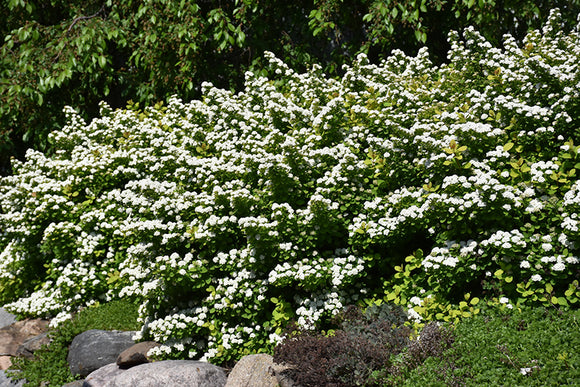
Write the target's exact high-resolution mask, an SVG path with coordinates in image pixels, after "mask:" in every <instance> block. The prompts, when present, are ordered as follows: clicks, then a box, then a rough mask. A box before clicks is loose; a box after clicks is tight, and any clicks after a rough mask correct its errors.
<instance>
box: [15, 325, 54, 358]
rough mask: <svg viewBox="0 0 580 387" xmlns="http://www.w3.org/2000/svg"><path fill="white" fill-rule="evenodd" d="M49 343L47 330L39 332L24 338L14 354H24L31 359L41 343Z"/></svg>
mask: <svg viewBox="0 0 580 387" xmlns="http://www.w3.org/2000/svg"><path fill="white" fill-rule="evenodd" d="M48 344H50V338H49V337H48V332H44V333H41V334H40V335H38V336H34V337H31V338H30V339H28V340H25V341H24V342H23V343H22V344H21V345H20V346H19V347H18V349H17V350H16V356H24V357H26V358H28V359H31V358H32V356H33V354H34V352H35V351H37V350H39V349H40V347H42V346H43V345H48Z"/></svg>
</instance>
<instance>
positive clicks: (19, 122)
mask: <svg viewBox="0 0 580 387" xmlns="http://www.w3.org/2000/svg"><path fill="white" fill-rule="evenodd" d="M554 7H560V8H561V11H562V13H563V16H564V19H565V20H567V21H568V22H569V23H574V22H575V21H576V17H577V15H578V11H579V8H580V0H552V1H549V0H545V1H532V0H448V1H446V0H357V1H343V0H296V1H293V2H290V3H289V2H285V1H269V2H260V1H259V0H230V1H225V0H224V1H210V0H200V1H195V2H193V1H184V0H182V1H170V0H143V1H132V0H129V1H121V0H77V1H72V2H71V1H62V0H50V1H46V0H43V1H39V0H4V1H2V2H1V3H0V12H2V15H3V19H2V21H0V35H1V38H2V40H1V42H2V47H1V48H0V173H2V174H6V173H9V170H10V167H9V165H10V163H9V158H10V157H11V156H16V157H20V158H22V157H23V155H24V152H25V150H26V149H27V148H29V147H34V148H37V149H41V150H46V151H50V144H48V143H47V133H48V132H50V131H52V130H55V129H58V128H59V127H61V126H62V124H63V122H64V116H63V114H62V108H63V107H64V106H65V105H72V106H74V107H75V108H77V109H79V110H80V111H81V112H82V114H83V115H84V116H85V117H87V118H89V117H92V116H95V115H96V113H97V106H98V102H99V101H100V100H105V101H107V102H108V103H109V104H110V105H111V106H113V107H122V106H124V105H125V104H126V103H127V101H128V100H133V101H135V102H138V103H140V104H150V103H151V102H153V101H159V100H164V99H165V98H166V97H167V96H169V95H171V94H177V95H179V96H180V97H181V98H183V99H185V100H188V99H191V98H195V97H197V96H198V95H199V85H200V84H201V82H202V81H211V82H212V83H214V84H215V85H216V86H220V87H225V88H232V89H236V88H239V86H240V85H241V84H242V83H243V77H244V72H245V71H246V70H249V69H251V70H254V71H259V70H260V68H261V61H262V59H261V58H262V53H263V52H264V50H269V51H272V52H274V53H275V54H276V55H277V56H278V57H279V58H281V59H283V60H284V61H285V62H286V63H288V64H289V65H290V66H292V67H294V68H296V69H297V70H300V71H301V70H303V69H304V68H305V67H307V66H309V65H311V64H312V63H321V64H322V65H323V67H324V69H325V71H326V72H328V73H330V74H339V73H340V70H341V65H342V64H344V63H350V62H351V59H352V58H353V57H354V56H355V55H356V54H357V53H359V52H366V53H367V54H369V57H370V58H371V59H372V60H375V61H376V60H379V59H381V58H384V57H386V56H387V55H388V54H389V53H390V51H391V50H392V49H393V48H400V49H403V50H404V51H406V52H407V53H411V54H412V53H413V52H414V51H415V50H416V49H417V48H419V47H420V46H422V45H424V44H426V45H427V46H428V47H429V48H430V52H431V55H432V58H433V60H435V61H436V62H441V61H444V60H445V55H446V52H447V48H448V47H447V40H446V36H447V32H448V31H449V30H451V29H455V30H461V29H462V28H464V27H466V26H467V25H471V24H473V25H474V26H475V27H476V28H477V29H479V30H480V31H481V32H482V33H483V34H484V35H485V36H486V37H487V38H488V39H489V40H490V41H492V42H494V43H496V44H497V43H498V42H500V41H501V37H502V35H503V34H504V33H511V34H513V35H514V36H515V37H516V38H521V37H522V36H523V34H524V33H525V32H526V31H527V30H528V28H530V27H534V28H537V27H539V25H540V23H541V22H542V21H544V20H545V19H546V17H547V14H548V11H549V10H550V9H551V8H554Z"/></svg>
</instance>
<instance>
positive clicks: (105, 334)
mask: <svg viewBox="0 0 580 387" xmlns="http://www.w3.org/2000/svg"><path fill="white" fill-rule="evenodd" d="M134 334H135V332H121V331H102V330H97V329H91V330H89V331H86V332H83V333H81V334H80V335H77V336H76V337H75V338H74V339H73V341H72V343H71V345H70V347H69V351H68V356H67V361H68V364H69V368H70V372H71V373H72V374H73V375H81V376H83V377H84V376H87V375H88V374H90V373H91V372H93V371H95V370H97V369H99V368H101V367H103V366H105V365H107V364H110V363H114V362H115V361H116V360H117V357H118V356H119V354H120V353H121V352H123V351H124V350H126V349H127V348H129V347H131V346H132V345H133V344H135V342H134V341H133V339H132V338H131V337H132V336H133V335H134Z"/></svg>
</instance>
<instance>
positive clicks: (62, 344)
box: [11, 300, 140, 386]
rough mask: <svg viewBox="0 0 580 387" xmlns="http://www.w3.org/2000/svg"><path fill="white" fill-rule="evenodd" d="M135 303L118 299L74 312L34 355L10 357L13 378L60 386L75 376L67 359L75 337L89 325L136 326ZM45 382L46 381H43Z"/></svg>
mask: <svg viewBox="0 0 580 387" xmlns="http://www.w3.org/2000/svg"><path fill="white" fill-rule="evenodd" d="M137 318H138V313H137V305H135V304H132V303H130V302H127V301H123V300H118V301H112V302H110V303H107V304H101V305H94V306H93V307H90V308H86V309H83V310H81V311H80V312H79V313H77V314H76V315H75V316H74V318H72V319H71V320H67V321H65V322H63V323H62V324H60V325H59V327H58V328H57V329H56V328H55V329H52V330H51V331H50V332H49V336H50V338H51V343H50V345H48V346H43V347H42V348H41V349H39V350H37V351H36V352H35V353H34V358H33V359H26V358H13V363H14V364H13V366H12V368H11V370H16V371H19V372H15V373H11V377H12V378H13V379H26V385H29V386H40V385H48V386H62V385H63V384H66V383H68V382H72V381H74V380H75V377H74V376H73V375H72V374H71V373H70V369H69V366H68V363H67V361H66V359H67V355H68V347H69V346H70V344H71V343H72V340H73V339H74V337H75V336H76V335H78V334H80V333H82V332H84V331H87V330H90V329H103V330H121V331H133V330H138V329H139V327H140V325H139V324H138V323H137ZM46 383H48V384H46Z"/></svg>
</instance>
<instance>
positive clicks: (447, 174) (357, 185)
mask: <svg viewBox="0 0 580 387" xmlns="http://www.w3.org/2000/svg"><path fill="white" fill-rule="evenodd" d="M463 35H464V36H463V38H462V39H460V38H459V35H458V34H457V33H452V34H451V35H450V45H451V47H452V49H451V51H450V52H449V54H448V58H449V64H446V65H442V66H433V65H432V63H431V62H430V60H429V58H428V53H427V50H426V49H423V50H420V51H419V53H418V55H417V56H416V57H409V56H406V55H405V54H404V53H403V52H401V51H395V52H394V53H393V55H392V56H390V57H389V58H388V59H387V60H385V61H383V62H382V63H381V64H380V65H373V64H370V63H369V62H368V60H367V57H366V56H365V55H364V54H361V55H359V56H358V57H357V60H356V61H355V62H354V63H353V64H352V66H346V67H345V68H344V72H345V75H344V76H343V77H342V78H341V79H339V80H336V79H331V78H327V77H326V76H325V75H324V74H323V72H322V71H321V68H320V66H313V68H312V69H311V70H310V71H308V72H306V73H297V72H295V71H293V70H292V69H290V68H289V67H288V66H287V65H285V64H284V63H283V62H282V61H281V60H279V59H278V58H276V57H275V56H274V55H272V54H267V55H266V58H267V60H268V61H269V63H270V68H269V73H268V76H267V77H263V76H258V75H256V74H253V73H251V72H248V73H246V81H245V87H244V89H243V91H241V92H239V93H233V92H230V91H226V90H223V89H218V88H215V87H213V86H212V85H211V84H208V83H206V84H204V85H203V97H202V98H201V99H200V100H194V101H192V102H189V103H184V102H182V101H181V100H180V99H178V98H171V99H170V100H169V102H168V104H167V106H162V105H161V104H158V105H156V106H154V107H147V108H145V109H142V110H141V109H137V108H129V109H125V110H112V109H111V108H110V107H109V106H107V105H106V104H102V106H101V117H100V118H98V119H95V120H93V121H92V122H90V123H88V124H87V123H85V122H84V121H83V119H82V118H81V117H80V115H79V114H78V113H77V112H75V111H74V110H73V109H72V108H67V109H66V110H65V113H66V115H67V119H68V124H67V125H66V126H65V127H64V128H62V130H59V131H56V132H54V133H52V134H51V136H50V140H51V141H52V142H53V144H54V147H55V149H56V152H55V154H54V156H52V157H47V156H46V155H44V154H42V153H40V152H37V151H33V150H29V151H28V152H27V160H26V162H17V163H16V164H15V168H14V175H13V176H9V177H4V178H2V179H1V181H0V183H1V184H0V206H1V210H2V211H1V214H0V230H1V232H2V233H1V234H0V302H2V303H7V304H6V305H5V306H6V308H8V309H9V310H11V311H13V312H16V313H20V314H23V315H57V318H56V319H55V320H54V322H55V323H57V322H58V321H60V320H61V319H63V318H66V317H67V315H68V314H69V313H70V312H72V311H74V310H76V309H77V308H79V307H81V306H84V305H90V304H92V303H94V302H95V301H97V300H102V299H116V298H129V299H134V300H135V301H136V302H138V303H139V304H140V305H141V307H140V315H141V319H142V320H141V322H142V324H143V329H142V331H141V333H140V336H142V337H148V338H151V339H154V340H157V341H160V342H164V343H165V344H166V345H165V346H163V347H161V349H160V350H159V352H160V353H159V354H160V355H163V356H167V357H192V358H198V357H202V358H204V359H214V360H216V361H226V360H229V359H232V358H235V357H238V356H240V355H241V354H243V353H245V352H246V353H247V352H250V351H252V352H253V351H256V350H268V349H269V348H271V347H270V346H271V345H273V344H275V343H276V342H277V341H278V340H279V336H278V335H279V334H280V333H281V331H282V328H283V327H284V326H285V325H286V323H287V322H288V321H289V320H290V319H296V320H297V322H298V324H299V325H301V326H302V327H305V328H311V327H315V326H316V325H317V324H320V323H323V322H325V321H328V319H329V318H330V317H331V316H332V315H334V314H336V313H337V312H338V311H340V310H341V309H342V308H343V306H344V305H346V304H349V303H354V302H357V301H360V300H363V299H364V300H366V301H368V302H372V301H373V300H376V299H379V300H380V299H386V300H389V301H394V302H396V303H398V304H401V305H404V306H406V307H409V308H410V310H409V313H410V316H411V317H412V318H413V319H414V320H416V321H423V320H427V319H446V318H449V317H455V316H456V315H457V314H459V315H469V314H470V313H474V312H476V310H475V309H474V306H476V303H477V300H478V298H480V297H482V296H486V297H487V298H489V299H495V300H496V301H497V302H499V303H501V304H505V305H506V307H513V306H514V305H515V304H516V303H519V302H521V303H543V304H555V305H564V306H565V305H568V304H572V303H576V302H577V301H578V297H579V296H580V291H579V288H578V281H577V278H578V258H577V255H578V246H579V243H580V241H579V237H580V231H579V229H578V222H579V219H578V211H579V206H580V183H579V182H578V180H577V178H576V169H577V168H578V167H580V165H579V162H580V160H579V157H580V156H579V155H578V153H579V149H580V148H579V146H578V145H576V144H580V138H579V137H580V131H579V130H578V129H579V119H580V105H579V98H578V97H579V93H580V87H579V86H580V72H579V71H578V63H579V62H580V35H579V31H578V28H576V29H574V30H573V31H571V32H564V31H562V30H561V19H560V18H559V14H558V12H554V13H553V14H552V16H551V17H550V19H549V20H548V21H547V23H546V25H545V26H544V27H543V29H542V30H541V31H533V32H531V33H530V34H528V35H527V37H526V38H525V39H524V42H523V44H521V45H518V44H517V43H516V42H515V40H514V39H513V38H512V37H510V36H506V37H505V40H504V46H503V48H502V49H496V48H492V47H491V45H490V43H488V42H487V41H486V40H485V39H484V38H483V37H482V36H481V35H480V34H479V33H478V32H476V31H475V30H474V29H467V30H465V32H464V33H463ZM453 305H457V306H453Z"/></svg>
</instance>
